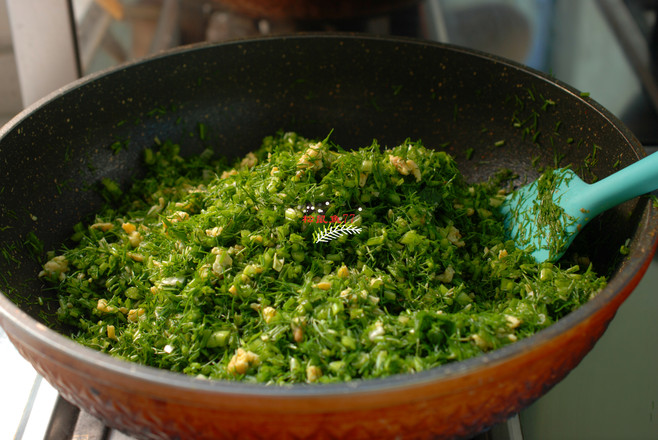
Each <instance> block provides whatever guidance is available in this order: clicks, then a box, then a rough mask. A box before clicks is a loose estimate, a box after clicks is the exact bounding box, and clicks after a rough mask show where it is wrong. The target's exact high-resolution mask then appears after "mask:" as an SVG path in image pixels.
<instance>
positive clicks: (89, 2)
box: [0, 0, 658, 440]
mask: <svg viewBox="0 0 658 440" xmlns="http://www.w3.org/2000/svg"><path fill="white" fill-rule="evenodd" d="M33 1H34V0H7V5H8V9H9V13H10V14H9V15H10V19H11V20H12V30H13V32H14V35H13V37H14V44H15V47H16V48H20V47H25V46H24V45H25V44H27V43H31V44H32V46H34V44H33V43H34V41H33V40H30V38H34V37H33V36H29V35H27V36H26V35H25V34H28V33H29V32H27V31H26V27H27V28H28V31H29V28H30V27H36V26H40V27H41V28H42V29H41V30H40V32H41V33H42V34H44V33H45V34H57V33H59V32H62V26H60V25H58V24H57V20H58V19H59V18H57V17H54V16H50V17H49V21H47V24H46V25H44V24H43V22H40V21H39V20H37V19H35V18H34V17H33V15H35V13H34V10H32V11H30V10H29V8H28V5H29V4H30V3H31V2H33ZM57 1H60V2H62V3H63V4H66V5H67V11H68V16H63V17H61V20H63V21H64V22H66V23H69V24H72V25H73V32H72V33H69V34H67V36H66V38H63V40H64V41H65V43H64V44H68V45H69V46H67V47H68V52H66V53H69V54H72V55H71V57H70V65H69V66H66V67H67V68H62V69H58V70H57V71H55V72H53V71H52V70H48V69H43V68H40V67H39V65H38V64H37V63H36V61H35V59H39V57H40V56H43V57H49V56H50V57H52V54H51V53H50V52H51V51H52V48H50V49H48V48H43V49H42V50H44V53H43V54H42V55H40V54H39V53H38V50H40V49H39V47H35V48H33V49H34V50H33V51H32V52H31V53H30V56H27V55H25V52H24V51H19V50H18V49H17V50H16V57H17V64H18V65H19V77H21V91H22V94H23V103H24V105H28V104H30V103H31V102H33V101H34V100H36V99H38V98H39V97H40V96H43V95H44V94H45V93H47V92H48V91H49V90H52V89H54V88H56V87H57V84H60V85H61V84H66V83H67V82H70V81H72V80H74V79H76V78H77V77H80V76H83V75H87V74H90V73H93V72H95V71H98V70H101V69H104V68H107V67H110V66H114V65H117V64H120V63H124V62H127V61H130V60H133V59H139V58H141V57H144V56H147V55H149V54H152V53H156V52H158V51H160V50H164V49H168V48H171V47H175V46H178V45H183V44H190V43H195V42H200V41H212V42H221V41H225V40H230V39H235V38H245V37H253V36H262V35H277V34H289V33H294V32H300V31H302V32H312V31H346V32H360V33H368V34H383V35H402V36H407V37H415V38H421V39H427V40H433V41H441V42H448V43H452V44H457V45H461V46H466V47H471V48H475V49H478V50H482V51H485V52H489V53H494V54H496V55H499V56H502V57H505V58H508V59H512V60H514V61H517V62H520V63H523V64H526V65H529V66H530V67H533V68H535V69H538V70H542V71H544V72H548V73H551V74H553V75H554V76H555V77H557V78H558V79H560V80H562V81H564V82H566V83H568V84H570V85H572V86H574V87H576V88H578V89H580V90H582V91H585V92H589V93H590V96H592V98H593V99H595V100H597V101H598V102H599V103H601V104H602V105H603V106H604V107H606V108H608V109H609V110H610V111H611V112H612V113H614V114H615V115H616V116H617V117H618V118H619V119H621V120H622V122H624V123H625V124H626V125H627V126H628V127H629V128H630V129H631V130H632V131H633V132H634V133H635V135H636V136H637V138H638V139H639V140H640V141H641V142H642V143H643V145H645V148H646V149H647V152H649V153H652V152H654V151H656V150H657V149H658V148H657V147H658V123H657V122H658V112H657V109H658V85H657V84H656V75H655V67H656V66H655V61H656V58H657V56H656V53H657V52H656V50H657V45H658V31H656V26H655V22H656V10H657V9H658V1H649V0H633V1H631V0H628V1H614V0H582V1H579V2H572V1H569V0H468V1H465V0H425V1H421V2H420V3H418V4H414V5H411V6H408V7H404V8H402V9H399V10H395V11H391V12H390V13H386V14H381V15H377V16H372V17H363V18H355V19H350V20H329V21H296V20H283V19H279V20H272V19H269V18H267V17H247V16H243V15H240V14H239V13H236V12H234V11H232V10H230V9H228V8H226V7H224V6H222V4H221V1H220V0H123V1H119V0H97V1H94V0H57ZM36 15H38V14H36ZM64 15H65V14H64ZM17 23H20V26H19V25H17ZM60 24H61V23H60ZM43 26H46V28H45V29H43ZM68 29H69V31H70V29H71V28H68ZM67 32H68V31H67ZM67 38H68V40H67ZM26 39H27V40H28V41H27V42H26ZM22 45H23V46H22ZM32 46H31V47H32ZM37 46H38V45H37ZM35 51H36V53H35ZM48 87H50V89H48ZM657 283H658V260H654V262H652V264H651V266H650V268H649V270H648V272H647V275H646V276H645V278H644V279H643V281H642V282H641V283H640V285H639V286H638V288H637V289H636V291H635V292H634V293H633V295H631V297H630V298H629V299H628V300H627V301H626V303H624V305H623V306H622V308H621V309H620V310H619V312H618V314H617V317H616V318H615V320H614V321H613V323H612V324H611V325H610V327H609V329H608V331H607V332H606V334H605V335H604V336H603V338H602V339H601V340H600V341H599V343H598V344H597V346H596V347H595V348H594V350H592V352H591V353H590V354H589V355H588V356H587V357H586V358H585V360H584V361H583V362H582V364H581V365H580V366H579V367H577V368H576V369H575V370H574V371H573V372H572V373H571V374H570V375H569V376H568V377H567V378H566V379H565V380H564V381H563V382H561V383H560V384H558V385H557V386H556V387H555V388H554V389H553V390H551V391H550V392H549V393H548V394H547V395H546V396H544V397H542V398H541V399H539V400H538V401H537V402H535V403H534V404H533V405H531V406H529V407H528V408H527V409H525V410H523V411H522V412H521V413H519V414H517V415H515V416H514V417H512V418H510V419H509V420H508V421H506V422H505V423H502V424H500V425H498V426H495V427H493V428H492V429H491V430H489V431H488V432H485V433H483V434H480V435H479V436H477V437H475V439H478V440H484V439H489V440H502V439H507V440H520V439H523V438H527V439H533V440H536V439H553V438H555V439H558V438H559V439H563V438H579V439H582V438H640V439H641V438H647V439H648V438H655V433H656V432H658V409H657V408H656V405H655V402H656V400H658V376H656V375H655V371H656V368H657V367H658V350H655V347H656V342H655V341H656V337H657V336H658V323H657V322H656V320H655V319H653V315H655V312H656V311H657V310H658V297H657V296H656V295H655V292H654V290H655V286H656V284H657ZM629 341H630V342H629ZM638 353H641V355H640V354H638ZM0 358H2V359H3V363H4V364H5V366H4V367H3V372H4V373H5V374H3V375H1V376H2V377H0V387H1V389H3V390H6V391H5V392H4V393H3V395H2V396H0V438H15V439H19V440H20V439H45V440H74V439H75V440H83V439H85V440H92V439H99V440H101V439H103V440H128V439H131V437H129V436H127V435H125V434H123V433H121V432H120V431H117V430H114V429H111V428H109V427H107V426H105V425H104V424H103V423H102V422H100V421H99V420H98V419H96V418H94V417H93V416H91V415H89V414H87V413H86V412H84V411H80V410H79V409H78V408H77V407H75V406H74V405H72V404H70V403H68V402H67V401H66V400H64V399H63V398H61V397H60V396H58V394H57V392H56V391H55V390H54V389H53V388H52V387H51V386H50V385H49V384H48V383H47V382H46V381H45V380H43V379H42V378H41V377H40V376H39V375H38V374H37V373H36V372H35V371H34V370H33V369H32V368H31V366H30V365H29V364H28V363H27V362H26V361H25V360H23V359H22V358H21V357H20V355H18V353H17V352H16V351H15V349H14V348H13V346H11V344H10V343H9V341H8V339H7V338H6V335H5V334H4V332H2V329H0ZM12 436H13V437H12Z"/></svg>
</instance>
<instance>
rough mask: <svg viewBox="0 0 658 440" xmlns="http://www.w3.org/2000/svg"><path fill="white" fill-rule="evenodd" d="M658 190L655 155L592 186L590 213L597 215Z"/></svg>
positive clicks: (589, 195) (657, 154) (657, 162)
mask: <svg viewBox="0 0 658 440" xmlns="http://www.w3.org/2000/svg"><path fill="white" fill-rule="evenodd" d="M656 189H658V153H653V154H651V155H649V156H647V157H645V158H644V159H641V160H639V161H637V162H635V163H633V164H631V165H629V166H627V167H626V168H623V169H621V170H619V171H617V172H616V173H614V174H612V175H610V176H608V177H606V178H605V179H602V180H600V181H598V182H596V183H594V184H592V185H591V186H590V191H589V192H588V197H592V199H590V201H589V203H588V204H589V205H590V206H591V209H590V211H592V214H594V215H596V214H598V213H601V212H603V211H605V210H607V209H610V208H612V207H613V206H617V205H618V204H620V203H623V202H625V201H627V200H630V199H632V198H634V197H637V196H640V195H642V194H646V193H649V192H651V191H654V190H656Z"/></svg>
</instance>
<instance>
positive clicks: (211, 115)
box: [0, 35, 658, 439]
mask: <svg viewBox="0 0 658 440" xmlns="http://www.w3.org/2000/svg"><path fill="white" fill-rule="evenodd" d="M199 123H203V124H205V126H206V127H208V131H207V134H206V136H205V138H204V139H205V140H202V139H200V137H199V136H198V135H196V134H195V133H197V130H198V124H199ZM280 129H284V130H294V131H297V132H299V133H301V134H303V135H304V136H307V137H316V138H324V137H326V136H327V134H328V133H329V132H330V131H331V130H332V129H333V133H332V135H331V137H332V140H333V141H334V142H336V143H338V144H339V145H341V146H344V147H361V146H366V145H370V143H371V141H372V140H373V138H377V139H378V141H379V142H380V144H381V145H387V146H394V145H397V144H399V143H401V142H403V141H404V140H405V139H406V138H407V137H409V138H411V139H422V140H423V142H424V143H425V145H427V146H433V147H435V148H444V149H445V150H446V151H448V152H449V153H451V154H453V155H454V156H455V157H456V159H457V161H458V162H459V164H460V168H461V170H462V171H463V173H464V174H465V175H466V177H467V178H468V179H470V180H472V181H480V180H483V179H486V178H488V177H489V176H491V175H492V173H494V172H495V171H497V170H499V169H500V168H501V167H505V168H510V169H512V170H515V171H516V172H517V173H518V174H519V176H520V181H521V180H523V179H525V178H534V177H536V176H537V168H536V167H534V166H533V164H532V163H533V160H534V161H536V163H537V164H540V165H551V166H553V165H555V164H559V165H566V164H572V165H573V167H574V169H576V170H577V171H578V174H580V175H581V176H582V177H583V178H584V179H585V180H588V181H592V180H593V179H595V178H602V177H604V176H606V175H608V174H611V173H612V172H614V171H615V170H617V169H618V168H620V167H624V166H626V165H628V164H630V163H632V162H634V161H636V160H638V159H639V158H641V157H643V156H644V155H645V153H644V150H643V148H642V147H641V145H640V144H639V143H638V141H637V140H636V139H635V138H634V136H633V135H632V133H630V131H629V130H628V129H627V128H626V127H624V126H623V125H622V124H621V123H620V122H619V121H618V120H617V119H616V118H615V117H614V116H613V115H611V114H610V113H609V112H608V111H606V110H605V109H603V108H602V107H601V106H600V105H598V104H597V103H596V102H595V101H593V100H591V99H589V98H587V97H584V96H581V95H580V93H579V92H578V91H576V90H574V89H572V88H570V87H569V86H567V85H565V84H562V83H560V82H558V81H556V80H553V79H551V78H549V77H548V76H545V75H543V74H541V73H538V72H536V71H533V70H531V69H528V68H525V67H522V66H520V65H517V64H514V63H512V62H509V61H506V60H503V59H500V58H496V57H493V56H489V55H486V54H482V53H478V52H472V51H468V50H465V49H461V48H457V47H451V46H446V45H440V44H435V43H430V42H423V41H415V40H406V39H395V38H375V37H365V36H350V35H298V36H291V37H277V38H264V39H254V40H245V41H235V42H229V43H223V44H220V45H206V44H202V45H196V46H191V47H186V48H181V49H177V50H174V51H172V52H168V53H164V54H160V55H157V56H154V57H152V58H150V59H147V60H144V61H139V62H136V63H134V64H131V65H127V66H122V67H118V68H115V69H111V70H108V71H105V72H102V73H99V74H96V75H93V76H91V77H88V78H84V79H82V80H80V81H78V82H76V83H73V84H71V85H69V86H67V87H65V88H64V89H62V90H58V91H56V92H55V93H53V94H52V95H50V96H48V97H46V98H45V99H43V100H42V101H40V102H38V103H36V104H34V105H33V106H31V107H30V108H28V109H26V110H25V111H23V112H22V113H20V114H19V115H18V116H16V117H15V118H14V119H13V120H12V121H10V122H9V123H8V124H7V125H6V126H5V127H4V128H2V130H1V131H0V164H1V165H0V167H1V168H0V169H1V171H0V191H1V196H0V215H1V222H0V226H2V228H0V243H2V245H1V246H2V256H0V274H1V275H0V289H1V290H2V291H3V293H4V295H0V325H2V327H3V328H4V329H5V331H6V332H7V334H8V335H9V337H10V339H11V340H12V342H13V343H14V344H15V345H16V347H17V348H18V350H19V351H20V353H21V354H22V355H23V356H24V357H25V358H26V359H28V360H29V361H30V362H31V363H32V365H34V367H35V368H36V369H37V371H38V372H39V373H41V374H42V375H43V376H44V377H45V378H46V379H47V380H48V381H49V382H50V383H51V384H52V385H53V386H54V387H55V388H56V389H58V390H59V392H60V393H61V395H62V396H63V397H64V398H66V399H67V400H69V401H71V402H72V403H74V404H76V405H78V406H79V407H81V408H84V409H85V410H87V411H88V412H90V413H91V414H93V415H95V416H97V417H99V418H100V419H102V420H103V421H105V422H106V423H107V424H108V425H110V426H112V427H116V428H118V429H120V430H123V431H125V432H127V433H130V434H133V435H136V436H139V437H143V438H183V439H192V438H194V439H200V438H245V437H246V438H279V437H281V438H303V437H313V438H330V437H341V438H342V437H345V438H388V437H400V438H429V437H431V438H455V437H465V436H470V435H474V434H476V433H478V432H480V431H482V430H484V429H486V428H487V427H489V426H492V425H493V424H496V423H498V422H501V421H504V420H505V419H506V418H507V417H509V416H510V415H511V414H513V413H515V412H517V411H519V410H520V409H522V408H523V407H525V406H527V405H529V404H530V403H531V402H533V401H534V400H535V399H537V398H538V397H540V396H541V395H542V394H544V393H545V392H546V391H547V390H549V389H550V388H551V387H552V386H553V385H554V384H556V383H557V382H559V381H560V380H561V379H562V378H564V377H565V375H567V374H568V372H569V371H570V370H571V369H573V368H574V367H575V366H576V365H577V364H578V363H579V362H580V360H581V359H582V358H583V357H584V356H585V354H586V353H587V352H588V351H589V350H590V349H591V348H592V346H593V345H594V344H595V342H596V341H597V339H598V338H599V337H600V336H601V334H602V333H603V332H604V330H605V329H606V326H607V325H608V323H609V321H610V320H611V319H612V318H613V316H614V315H615V311H616V310H617V308H618V307H619V306H620V305H621V303H622V302H623V301H624V300H625V299H626V297H627V296H628V295H629V294H630V293H631V292H632V290H633V289H634V288H635V286H636V285H637V283H638V282H639V280H640V278H641V277H642V275H643V274H644V272H645V270H646V269H647V267H648V265H649V263H650V261H651V257H652V255H653V253H654V252H655V249H656V243H657V242H656V232H657V231H658V216H656V213H655V208H654V207H652V204H651V203H650V201H649V200H648V198H638V199H635V200H632V201H630V202H627V203H625V204H623V205H621V206H619V207H617V208H614V209H613V210H611V211H608V212H606V213H605V214H604V215H602V216H601V217H600V218H598V219H596V220H595V221H594V222H592V223H590V224H589V225H588V226H587V228H586V229H585V231H583V233H582V234H581V235H580V236H579V237H578V240H577V242H576V243H574V247H575V249H574V250H573V252H578V253H580V254H581V255H588V256H589V257H590V258H591V260H592V262H593V264H594V268H595V270H597V271H598V272H599V273H601V274H609V275H610V282H609V285H608V286H607V287H606V288H605V289H604V290H603V291H602V292H601V293H600V294H599V295H598V296H597V297H595V298H594V299H593V300H591V301H590V302H589V303H587V304H586V305H584V306H583V307H581V308H580V309H578V310H576V311H575V312H573V313H571V314H569V315H568V316H566V317H565V318H564V319H562V320H561V321H559V322H558V323H556V324H555V325H553V326H551V327H549V328H547V329H545V330H543V331H541V332H539V333H538V334H536V335H534V336H532V337H530V338H527V339H524V340H521V341H519V342H517V343H515V344H512V345H509V346H507V347H505V348H502V349H499V350H496V351H493V352H490V353H488V354H486V355H483V356H480V357H477V358H474V359H469V360H466V361H462V362H456V363H453V364H449V365H445V366H442V367H439V368H436V369H433V370H430V371H424V372H420V373H417V374H414V375H398V376H393V377H389V378H384V379H375V380H365V381H354V382H351V383H344V384H331V385H317V386H309V385H298V386H297V385H296V386H287V387H273V386H262V385H254V384H245V383H237V382H230V383H229V382H223V381H209V380H201V379H196V378H193V377H188V376H184V375H182V374H177V373H172V372H169V371H162V370H157V369H154V368H149V367H145V366H141V365H136V364H132V363H128V362H125V361H122V360H118V359H114V358H111V357H109V356H107V355H105V354H101V353H98V352H95V351H93V350H91V349H88V348H85V347H82V346H80V345H78V344H76V343H75V342H72V341H71V340H69V339H68V338H67V337H65V336H64V335H62V334H61V333H65V331H66V330H65V329H63V328H61V327H59V326H58V324H57V322H56V320H55V319H54V317H53V314H54V311H55V310H56V308H57V301H56V299H55V298H53V294H52V292H51V291H49V290H46V289H44V287H43V286H42V285H41V283H40V282H39V281H38V280H37V273H38V272H39V270H40V265H39V264H38V262H37V261H38V260H40V259H41V260H42V259H43V252H44V250H50V249H55V248H58V247H59V246H60V244H61V243H62V242H64V241H65V240H66V239H67V237H69V236H70V234H71V232H72V229H71V228H72V225H74V224H75V223H77V222H78V221H80V220H82V219H86V218H88V216H89V215H90V214H92V213H94V212H95V211H96V210H97V209H98V208H99V207H100V206H101V204H102V199H101V198H100V197H99V196H98V195H97V192H95V191H93V188H94V187H95V186H96V185H98V182H99V181H100V180H101V179H102V178H105V177H110V178H112V179H115V180H116V181H118V182H120V183H121V184H123V185H127V184H128V183H129V182H130V181H131V179H133V178H134V177H135V176H138V175H139V174H140V172H141V169H140V154H141V151H142V150H143V148H146V147H149V146H151V145H152V144H153V142H154V138H155V137H158V138H159V139H161V140H164V139H172V140H174V141H177V142H181V143H182V145H183V149H182V151H183V154H194V153H199V152H201V151H202V150H203V149H204V148H206V147H207V146H214V147H215V148H216V149H217V150H218V152H220V153H222V154H225V155H227V156H229V157H236V156H239V155H243V154H245V153H247V152H248V151H250V150H252V149H255V148H256V147H258V146H259V145H260V142H261V139H262V138H263V137H264V136H266V135H269V134H273V133H275V132H276V131H277V130H280ZM501 140H504V143H502V145H501V142H498V141H501ZM117 143H119V144H117ZM117 145H119V146H121V148H116V147H117ZM471 149H472V150H471ZM117 150H120V151H118V152H117ZM34 236H36V237H37V238H38V239H39V240H40V241H41V242H42V243H43V249H41V248H40V247H39V246H38V245H37V242H36V241H35V240H34V239H33V238H34ZM600 237H603V239H600ZM624 244H626V245H627V246H628V249H629V253H628V254H626V255H621V254H620V253H619V249H620V247H621V246H622V245H624ZM37 257H38V258H37Z"/></svg>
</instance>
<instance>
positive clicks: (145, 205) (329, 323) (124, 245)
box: [41, 133, 606, 384]
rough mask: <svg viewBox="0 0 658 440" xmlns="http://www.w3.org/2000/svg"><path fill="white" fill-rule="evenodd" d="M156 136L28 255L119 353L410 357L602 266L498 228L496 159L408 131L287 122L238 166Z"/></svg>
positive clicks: (506, 333) (171, 357)
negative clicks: (337, 137)
mask: <svg viewBox="0 0 658 440" xmlns="http://www.w3.org/2000/svg"><path fill="white" fill-rule="evenodd" d="M155 150H157V151H155ZM155 150H151V149H148V150H146V154H145V162H146V164H147V166H148V168H149V173H148V176H147V177H146V178H144V179H141V180H139V181H137V182H135V183H134V185H133V186H132V188H131V189H130V190H129V191H127V192H126V193H122V191H121V190H120V189H119V188H118V186H116V185H114V184H113V183H112V182H105V186H106V190H107V191H106V194H107V197H108V199H112V200H114V201H115V203H114V204H110V205H113V207H108V208H106V209H105V210H104V211H103V212H101V213H100V214H98V215H97V217H96V219H95V221H94V222H93V224H91V225H89V226H83V225H81V224H80V225H77V226H76V228H75V231H76V233H75V235H74V236H73V239H74V240H75V241H76V246H75V247H72V248H68V249H64V250H62V251H61V252H60V253H59V255H57V256H53V258H52V259H51V260H50V261H48V262H47V263H46V264H45V265H44V270H43V272H42V273H41V276H42V277H44V278H45V279H48V280H50V281H51V282H52V283H53V284H54V285H55V286H56V288H57V289H58V291H59V295H60V304H61V307H60V309H59V312H58V314H59V318H60V319H61V320H63V321H64V322H65V323H67V324H70V325H71V326H72V327H73V328H74V329H75V330H74V331H73V334H72V337H73V338H74V339H75V340H76V341H78V342H80V343H82V344H84V345H86V346H89V347H93V348H95V349H98V350H101V351H103V352H106V353H109V354H111V355H113V356H116V357H119V358H122V359H126V360H129V361H134V362H139V363H142V364H145V365H151V366H155V367H160V368H166V369H170V370H173V371H179V372H183V373H187V374H191V375H197V376H200V377H207V378H217V379H232V380H244V381H249V382H261V383H273V384H287V383H296V382H335V381H347V380H350V379H357V378H373V377H382V376H388V375H392V374H398V373H412V372H417V371H421V370H426V369H428V368H432V367H436V366H438V365H442V364H445V363H448V362H454V361H459V360H463V359H467V358H470V357H473V356H477V355H479V354H481V353H485V352H488V351H491V350H494V349H496V348H499V347H502V346H504V345H507V344H510V343H512V342H514V341H517V340H519V339H521V338H524V337H527V336H529V335H531V334H533V333H535V332H537V331H538V330H540V329H542V328H544V327H547V326H549V325H551V324H552V323H553V322H555V321H556V320H557V319H559V318H560V317H562V316H564V315H565V314H567V313H569V312H571V311H572V310H574V309H576V308H578V307H579V306H580V305H581V304H583V303H585V302H587V301H588V300H589V299H590V298H591V297H592V296H594V295H595V294H596V293H597V292H598V291H599V290H600V289H602V288H603V286H604V285H605V282H606V281H605V279H604V278H602V277H599V276H597V275H596V274H595V273H593V271H592V270H591V268H586V269H585V270H583V269H581V268H580V267H578V266H577V265H573V266H568V267H567V266H565V264H566V263H561V264H562V266H560V265H557V264H550V263H543V264H537V263H535V262H534V259H533V258H532V257H531V256H530V255H529V254H528V253H526V252H523V251H521V250H519V249H517V248H515V247H514V243H513V242H512V241H505V239H504V233H503V227H502V223H501V219H500V217H499V214H498V207H499V206H500V204H501V203H502V201H503V200H504V197H505V194H504V192H503V191H501V190H500V188H501V185H502V182H503V179H504V176H503V175H502V174H501V175H500V176H496V177H495V178H492V180H491V181H490V182H484V183H480V184H475V185H473V184H469V183H467V182H466V181H465V179H464V178H463V177H462V175H461V174H460V172H459V170H458V168H457V165H456V163H455V161H454V160H453V159H452V158H451V157H450V156H449V155H448V154H446V153H445V152H441V151H434V150H432V149H427V148H425V147H423V145H421V144H420V143H419V142H405V143H404V144H403V145H400V146H398V147H395V148H393V149H383V148H380V147H379V146H378V145H377V144H376V143H373V145H371V146H370V147H367V148H363V149H359V150H354V151H346V150H343V149H341V148H340V147H338V146H335V145H332V144H331V143H330V142H329V141H327V140H324V141H320V142H318V141H311V140H308V139H305V138H303V137H301V136H298V135H297V134H294V133H285V134H281V135H276V136H272V137H268V138H266V139H265V140H264V141H263V145H262V147H261V148H260V149H259V150H258V151H255V152H253V153H250V154H248V155H247V156H246V157H244V158H243V159H242V160H241V161H239V162H238V163H237V164H236V165H235V166H234V167H229V166H227V165H225V163H224V162H222V161H217V160H213V157H212V153H211V152H206V153H204V154H202V155H200V156H198V157H192V158H186V159H184V158H182V157H181V156H180V155H179V150H180V148H179V146H177V145H174V144H171V143H168V142H165V143H164V144H162V145H160V146H159V147H158V148H157V149H155Z"/></svg>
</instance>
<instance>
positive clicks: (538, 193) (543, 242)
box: [500, 153, 658, 263]
mask: <svg viewBox="0 0 658 440" xmlns="http://www.w3.org/2000/svg"><path fill="white" fill-rule="evenodd" d="M656 189H658V153H654V154H651V155H650V156H647V157H645V158H644V159H642V160H639V161H637V162H635V163H633V164H632V165H629V166H627V167H626V168H624V169H622V170H620V171H618V172H616V173H615V174H612V175H610V176H608V177H606V178H605V179H603V180H600V181H598V182H596V183H592V184H588V183H585V182H583V181H582V180H581V179H580V178H579V177H578V176H577V175H576V174H575V173H574V172H573V171H571V170H570V169H568V168H560V169H557V170H553V171H552V172H547V173H544V174H543V175H542V176H540V178H539V179H537V180H536V181H534V182H532V183H530V184H528V185H526V186H523V187H521V188H519V189H518V190H516V191H514V192H513V193H511V194H509V195H508V196H507V198H506V199H505V201H504V202H503V204H502V205H501V208H500V209H501V213H502V214H503V216H504V226H505V232H506V234H507V237H508V238H510V239H512V240H514V241H515V244H516V245H517V247H519V248H521V249H528V250H530V251H531V253H532V255H533V256H534V257H535V260H536V261H537V262H540V263H541V262H544V261H553V262H554V261H557V260H558V259H559V258H560V257H561V256H562V255H563V254H564V252H565V251H566V250H567V248H568V247H569V245H571V242H572V241H573V239H574V238H575V237H576V235H577V234H578V233H579V232H580V230H581V229H582V228H583V227H584V226H585V225H586V224H587V223H588V222H589V221H590V220H591V219H592V218H594V217H596V216H597V215H598V214H600V213H602V212H603V211H606V210H608V209H610V208H612V207H614V206H616V205H618V204H620V203H623V202H625V201H627V200H630V199H632V198H634V197H637V196H639V195H642V194H646V193H648V192H651V191H654V190H656Z"/></svg>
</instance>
